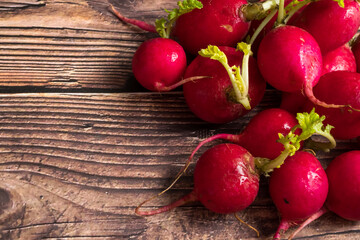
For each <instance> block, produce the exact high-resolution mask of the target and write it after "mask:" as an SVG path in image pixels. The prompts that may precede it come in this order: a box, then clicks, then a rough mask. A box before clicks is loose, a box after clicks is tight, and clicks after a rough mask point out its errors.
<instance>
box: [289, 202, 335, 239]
mask: <svg viewBox="0 0 360 240" xmlns="http://www.w3.org/2000/svg"><path fill="white" fill-rule="evenodd" d="M327 212H329V210H328V209H327V208H326V207H322V208H320V210H319V211H317V212H316V213H314V214H313V215H311V216H310V217H309V218H308V219H306V220H305V221H304V222H303V223H302V224H301V225H300V226H299V227H298V228H297V229H296V231H295V232H293V233H292V234H291V236H290V237H289V238H288V239H289V240H291V239H293V238H294V237H295V235H296V234H298V233H299V232H300V231H301V230H302V229H303V228H304V227H306V226H307V225H308V224H310V223H311V222H313V221H315V220H316V219H318V218H319V217H321V216H322V215H324V214H325V213H327Z"/></svg>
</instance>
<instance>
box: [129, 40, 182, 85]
mask: <svg viewBox="0 0 360 240" xmlns="http://www.w3.org/2000/svg"><path fill="white" fill-rule="evenodd" d="M186 66H187V62H186V54H185V52H184V49H183V48H182V47H181V46H180V45H179V44H178V43H177V42H175V41H174V40H172V39H168V38H154V39H150V40H147V41H145V42H144V43H142V44H141V45H140V47H139V48H138V49H137V50H136V52H135V54H134V57H133V60H132V71H133V73H134V76H135V78H136V80H137V81H138V82H139V83H140V84H141V85H142V86H143V87H145V88H146V89H148V90H150V91H158V92H162V91H167V90H171V89H167V88H169V87H171V86H172V85H174V84H176V83H178V82H179V81H180V80H181V78H182V76H183V74H184V72H185V69H186Z"/></svg>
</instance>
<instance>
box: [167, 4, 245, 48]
mask: <svg viewBox="0 0 360 240" xmlns="http://www.w3.org/2000/svg"><path fill="white" fill-rule="evenodd" d="M202 2H203V8H202V9H196V10H194V11H191V12H190V13H187V14H184V15H182V16H180V17H179V18H178V19H177V21H176V24H175V28H174V32H173V34H174V36H175V37H176V38H177V40H178V41H179V43H180V44H181V46H183V47H184V49H185V51H186V52H189V53H190V54H194V55H195V54H197V52H198V51H200V50H201V49H203V48H206V47H207V46H208V45H217V46H231V47H235V46H236V44H237V43H238V42H240V41H241V40H242V39H243V38H244V37H245V35H246V34H247V32H248V30H249V26H250V22H249V21H247V20H246V19H245V17H244V15H243V14H239V11H240V8H241V7H242V6H243V5H244V4H246V3H247V1H246V0H212V1H202Z"/></svg>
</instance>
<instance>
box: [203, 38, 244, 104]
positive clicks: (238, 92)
mask: <svg viewBox="0 0 360 240" xmlns="http://www.w3.org/2000/svg"><path fill="white" fill-rule="evenodd" d="M198 53H199V55H200V56H202V57H207V58H210V59H212V60H216V61H219V62H220V63H221V64H222V65H223V66H224V68H225V69H226V71H227V73H228V75H229V78H230V81H231V83H232V86H233V89H234V93H235V97H236V102H238V103H240V104H242V105H243V106H244V107H245V109H251V106H250V102H249V97H248V90H247V87H246V86H247V85H246V83H245V81H244V79H243V77H242V75H241V69H240V67H238V66H229V63H228V59H227V57H226V54H225V53H224V52H223V51H221V50H220V49H219V48H218V47H217V46H214V45H209V46H208V47H207V48H205V49H201V50H200V51H199V52H198Z"/></svg>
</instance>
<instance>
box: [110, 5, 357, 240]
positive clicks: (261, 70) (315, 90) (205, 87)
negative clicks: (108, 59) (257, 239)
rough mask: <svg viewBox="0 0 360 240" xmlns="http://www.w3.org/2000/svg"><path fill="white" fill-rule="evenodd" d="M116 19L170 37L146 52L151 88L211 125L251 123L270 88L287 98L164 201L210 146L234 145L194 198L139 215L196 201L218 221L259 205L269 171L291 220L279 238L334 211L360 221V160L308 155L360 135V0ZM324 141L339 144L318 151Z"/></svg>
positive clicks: (142, 51) (198, 8)
mask: <svg viewBox="0 0 360 240" xmlns="http://www.w3.org/2000/svg"><path fill="white" fill-rule="evenodd" d="M112 10H113V12H114V13H115V14H116V15H117V16H118V17H119V18H120V19H121V20H123V21H125V22H127V23H130V24H133V25H136V26H138V27H140V28H142V29H144V30H146V31H151V32H158V33H159V36H160V37H158V38H154V39H150V40H147V41H145V42H144V43H143V44H142V45H141V46H140V47H139V49H138V50H137V51H136V53H135V55H134V58H133V62H132V66H133V73H134V76H135V78H136V79H137V80H138V81H139V83H140V84H141V85H142V86H144V87H145V88H147V89H148V90H150V91H156V92H162V91H171V90H173V89H175V88H177V87H179V86H182V90H183V94H184V97H185V100H186V103H187V104H188V106H189V108H190V110H191V111H192V112H193V113H194V114H195V115H196V116H198V117H199V118H201V119H202V120H204V121H207V122H210V123H218V124H221V123H227V122H230V121H233V120H235V119H237V118H239V117H241V116H243V115H244V114H246V113H247V112H249V111H250V110H251V109H253V108H254V107H256V105H257V104H258V103H259V102H260V101H261V99H262V97H263V95H264V92H265V88H266V83H268V86H271V87H273V88H275V89H277V90H279V91H281V92H283V98H282V101H281V105H280V108H271V109H267V110H264V111H262V112H260V113H259V114H257V115H256V116H255V117H254V118H252V119H251V121H250V122H249V124H248V125H247V126H246V128H245V130H244V131H243V132H242V133H241V134H238V135H233V134H219V135H215V136H212V137H210V138H208V139H205V140H204V141H203V142H201V143H200V144H199V145H198V147H197V148H196V149H195V150H194V151H193V153H191V155H190V157H189V159H188V161H187V163H186V165H185V167H184V168H183V169H182V170H181V171H180V172H179V174H178V175H177V176H176V178H175V181H174V182H173V183H172V184H171V185H170V187H168V188H167V189H166V190H164V191H163V192H161V193H160V194H159V195H161V194H163V193H164V192H165V191H167V190H168V189H169V188H171V187H172V186H173V184H174V183H175V182H176V181H177V180H178V179H179V178H180V177H181V175H182V174H183V173H184V171H185V170H186V169H187V167H188V166H189V164H190V162H191V160H192V158H193V156H194V154H195V153H196V152H197V151H198V149H199V148H200V147H202V146H203V145H204V144H205V143H208V142H210V141H213V140H215V139H224V140H226V141H230V142H231V143H223V144H219V145H215V146H214V147H212V148H210V149H208V150H207V151H206V152H205V153H204V154H203V155H202V156H201V157H200V159H199V160H198V161H197V164H196V167H195V172H194V190H193V191H192V192H191V193H190V194H188V195H186V196H184V197H183V198H181V199H180V200H178V201H176V202H174V203H172V204H170V205H167V206H164V207H162V208H159V209H155V210H150V211H142V210H140V207H142V206H143V204H145V203H146V202H147V201H149V200H151V199H149V200H147V201H145V202H143V203H142V204H141V205H140V206H139V207H138V208H137V209H136V213H137V214H139V215H152V214H157V213H161V212H164V211H168V210H170V209H172V208H174V207H176V206H179V205H182V204H184V203H186V202H188V201H195V200H198V201H200V202H201V203H202V204H203V205H204V206H205V207H207V208H208V209H209V210H211V211H214V212H217V213H224V214H225V213H236V212H238V211H241V210H243V209H244V208H246V207H248V206H249V205H250V204H251V203H252V202H253V201H254V199H255V197H256V195H257V193H258V190H259V179H260V174H265V175H266V176H269V178H270V181H269V191H270V195H271V198H272V200H273V202H274V204H275V205H276V207H277V209H278V210H279V213H280V216H281V222H280V225H279V228H278V230H277V232H276V233H275V235H274V239H277V238H280V233H282V232H284V231H286V230H287V229H288V228H289V227H290V226H292V225H295V224H301V226H300V227H299V229H298V231H299V230H300V229H301V228H302V227H303V226H305V225H306V224H308V223H309V222H311V221H313V220H314V219H316V218H317V217H319V216H321V215H322V214H324V213H325V212H327V211H329V210H330V211H333V212H335V213H336V214H338V215H339V216H341V217H344V218H346V219H350V220H360V205H359V204H358V203H359V201H360V151H356V150H354V151H350V152H348V153H345V154H343V155H341V156H338V157H337V158H336V159H334V160H333V161H332V162H331V163H330V164H329V167H328V168H327V169H326V171H325V170H324V169H323V167H322V166H321V165H320V163H319V161H318V160H317V158H316V157H315V156H314V154H313V152H312V151H309V150H308V149H309V148H311V147H314V148H316V149H322V150H324V151H330V150H331V149H332V148H334V147H335V146H336V142H335V139H352V138H356V137H359V136H360V110H359V109H360V38H359V40H357V39H356V33H357V31H358V29H359V26H360V5H359V4H358V2H357V1H355V0H302V1H299V0H293V1H291V0H286V1H285V0H279V1H275V0H265V1H261V2H256V3H247V2H246V1H245V0H201V1H197V0H184V1H182V2H178V8H176V9H173V10H172V11H167V12H168V14H169V15H168V17H167V18H162V19H159V20H157V21H156V23H155V25H151V24H148V23H144V22H141V21H138V20H134V19H129V18H126V17H124V16H122V15H121V14H120V13H119V12H118V11H116V10H115V9H114V8H112ZM357 71H358V72H357ZM324 123H325V124H326V126H324ZM330 132H331V133H330ZM314 134H317V135H321V136H323V137H325V138H327V139H328V142H320V143H319V142H314V141H313V139H312V138H311V136H312V135H314ZM305 146H306V147H305ZM159 195H158V196H159ZM295 233H296V232H295ZM293 235H294V234H293Z"/></svg>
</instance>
